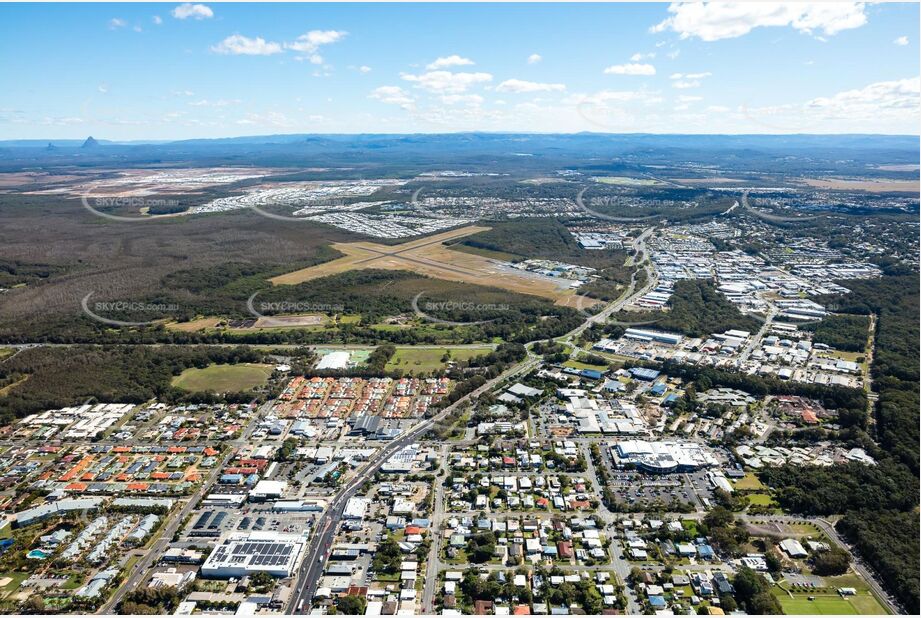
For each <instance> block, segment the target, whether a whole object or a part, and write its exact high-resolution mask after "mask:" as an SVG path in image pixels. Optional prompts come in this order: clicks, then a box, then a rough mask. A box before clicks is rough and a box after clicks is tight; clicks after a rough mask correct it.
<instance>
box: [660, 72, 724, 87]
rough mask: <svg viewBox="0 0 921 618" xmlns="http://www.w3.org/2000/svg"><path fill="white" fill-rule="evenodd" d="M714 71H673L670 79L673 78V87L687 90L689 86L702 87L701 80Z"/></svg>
mask: <svg viewBox="0 0 921 618" xmlns="http://www.w3.org/2000/svg"><path fill="white" fill-rule="evenodd" d="M711 75H713V73H710V72H709V71H705V72H702V73H672V74H671V75H669V77H668V78H669V79H670V80H672V88H678V89H679V90H686V89H688V88H700V80H702V79H705V78H707V77H710V76H711Z"/></svg>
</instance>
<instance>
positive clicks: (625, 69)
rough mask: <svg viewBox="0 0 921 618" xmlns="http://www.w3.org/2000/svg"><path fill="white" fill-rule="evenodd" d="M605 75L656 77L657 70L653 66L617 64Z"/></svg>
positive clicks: (607, 70) (607, 69) (608, 69)
mask: <svg viewBox="0 0 921 618" xmlns="http://www.w3.org/2000/svg"><path fill="white" fill-rule="evenodd" d="M604 73H605V75H655V74H656V68H655V67H654V66H652V65H651V64H640V63H636V62H634V63H630V64H615V65H612V66H609V67H608V68H606V69H605V70H604Z"/></svg>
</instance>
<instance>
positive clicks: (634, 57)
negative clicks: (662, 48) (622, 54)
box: [630, 52, 656, 62]
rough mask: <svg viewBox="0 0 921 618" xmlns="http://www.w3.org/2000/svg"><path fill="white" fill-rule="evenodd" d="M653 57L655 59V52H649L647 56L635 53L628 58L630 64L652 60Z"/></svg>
mask: <svg viewBox="0 0 921 618" xmlns="http://www.w3.org/2000/svg"><path fill="white" fill-rule="evenodd" d="M655 57H656V52H649V53H648V54H644V53H641V52H636V53H635V54H633V55H632V56H630V62H642V61H643V60H652V59H653V58H655Z"/></svg>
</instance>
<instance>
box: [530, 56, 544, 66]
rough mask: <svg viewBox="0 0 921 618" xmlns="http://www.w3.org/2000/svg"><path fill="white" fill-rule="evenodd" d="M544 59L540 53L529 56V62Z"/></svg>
mask: <svg viewBox="0 0 921 618" xmlns="http://www.w3.org/2000/svg"><path fill="white" fill-rule="evenodd" d="M543 59H544V57H543V56H541V55H540V54H531V55H530V56H528V64H537V63H538V62H540V61H541V60H543Z"/></svg>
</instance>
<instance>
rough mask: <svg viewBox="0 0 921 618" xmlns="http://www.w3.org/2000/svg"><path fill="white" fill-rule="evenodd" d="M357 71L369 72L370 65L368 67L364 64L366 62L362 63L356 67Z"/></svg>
mask: <svg viewBox="0 0 921 618" xmlns="http://www.w3.org/2000/svg"><path fill="white" fill-rule="evenodd" d="M358 71H359V73H370V72H371V67H369V66H368V65H366V64H363V65H361V66H360V67H358Z"/></svg>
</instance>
